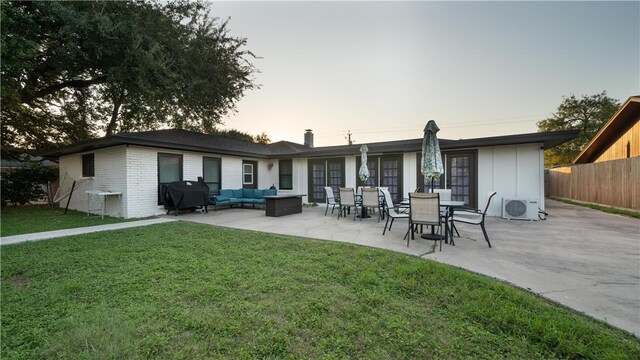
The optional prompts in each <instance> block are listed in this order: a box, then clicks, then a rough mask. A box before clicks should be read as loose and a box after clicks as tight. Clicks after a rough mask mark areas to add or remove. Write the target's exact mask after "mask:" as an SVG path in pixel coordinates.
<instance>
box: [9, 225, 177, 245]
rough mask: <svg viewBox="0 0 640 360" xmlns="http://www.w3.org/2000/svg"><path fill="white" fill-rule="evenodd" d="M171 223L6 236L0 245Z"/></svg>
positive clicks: (102, 226)
mask: <svg viewBox="0 0 640 360" xmlns="http://www.w3.org/2000/svg"><path fill="white" fill-rule="evenodd" d="M170 221H176V219H171V218H158V219H147V220H139V221H130V222H123V223H117V224H108V225H97V226H87V227H81V228H75V229H63V230H54V231H44V232H39V233H33V234H22V235H14V236H5V237H0V245H10V244H19V243H22V242H26V241H39V240H45V239H52V238H57V237H63V236H71V235H79V234H86V233H92V232H97V231H105V230H118V229H127V228H132V227H138V226H147V225H154V224H160V223H165V222H170Z"/></svg>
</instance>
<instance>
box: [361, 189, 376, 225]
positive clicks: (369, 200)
mask: <svg viewBox="0 0 640 360" xmlns="http://www.w3.org/2000/svg"><path fill="white" fill-rule="evenodd" d="M362 207H363V208H369V209H371V211H373V212H375V210H376V209H377V210H378V221H380V216H381V212H380V197H379V196H378V189H375V188H363V189H362ZM360 220H362V217H360Z"/></svg>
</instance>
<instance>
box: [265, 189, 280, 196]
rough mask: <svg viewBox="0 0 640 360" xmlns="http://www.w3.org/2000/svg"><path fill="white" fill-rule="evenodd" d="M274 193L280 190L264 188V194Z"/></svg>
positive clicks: (271, 194) (276, 193)
mask: <svg viewBox="0 0 640 360" xmlns="http://www.w3.org/2000/svg"><path fill="white" fill-rule="evenodd" d="M273 195H278V190H276V189H265V190H264V196H273Z"/></svg>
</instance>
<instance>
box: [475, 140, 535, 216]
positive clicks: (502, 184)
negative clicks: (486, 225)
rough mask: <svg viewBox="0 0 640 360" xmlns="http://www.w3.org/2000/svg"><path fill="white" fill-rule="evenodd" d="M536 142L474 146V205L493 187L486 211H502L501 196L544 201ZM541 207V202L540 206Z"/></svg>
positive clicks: (500, 212) (490, 212)
mask: <svg viewBox="0 0 640 360" xmlns="http://www.w3.org/2000/svg"><path fill="white" fill-rule="evenodd" d="M543 171H544V169H543V165H542V162H541V160H540V144H523V145H510V146H494V147H485V148H480V149H478V206H482V205H483V204H484V199H485V196H486V194H487V193H488V192H489V191H492V190H495V191H497V194H496V196H495V197H494V199H493V200H492V201H491V206H490V208H489V211H488V213H489V215H494V216H500V215H502V208H501V206H502V198H518V199H536V200H538V203H539V204H540V203H541V201H544V200H543V199H544V197H543V196H542V195H543V193H544V185H543ZM541 207H542V206H541Z"/></svg>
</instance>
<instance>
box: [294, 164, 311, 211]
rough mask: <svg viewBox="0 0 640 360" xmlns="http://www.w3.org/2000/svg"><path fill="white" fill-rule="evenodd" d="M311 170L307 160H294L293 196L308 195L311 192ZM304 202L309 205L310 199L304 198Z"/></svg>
mask: <svg viewBox="0 0 640 360" xmlns="http://www.w3.org/2000/svg"><path fill="white" fill-rule="evenodd" d="M308 179H309V169H308V167H307V159H293V190H291V193H292V194H307V193H308V192H309V182H308ZM302 202H304V203H305V204H306V203H309V197H308V196H303V197H302Z"/></svg>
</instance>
